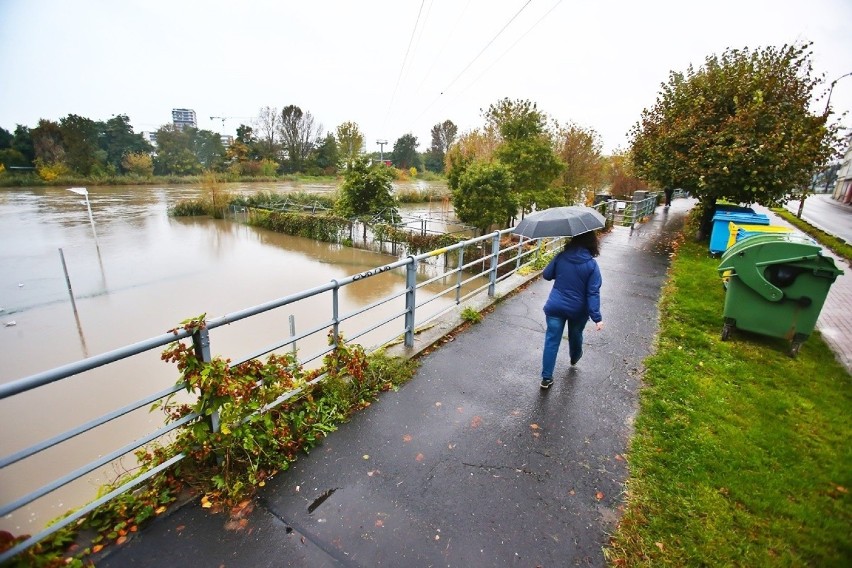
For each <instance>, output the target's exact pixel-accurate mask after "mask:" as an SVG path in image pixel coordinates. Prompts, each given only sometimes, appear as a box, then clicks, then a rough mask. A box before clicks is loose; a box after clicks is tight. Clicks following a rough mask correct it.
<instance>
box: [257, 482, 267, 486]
mask: <svg viewBox="0 0 852 568" xmlns="http://www.w3.org/2000/svg"><path fill="white" fill-rule="evenodd" d="M257 486H258V487H265V486H266V482H265V481H261V482H260V483H258V484H257Z"/></svg>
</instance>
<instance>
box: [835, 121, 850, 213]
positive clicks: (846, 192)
mask: <svg viewBox="0 0 852 568" xmlns="http://www.w3.org/2000/svg"><path fill="white" fill-rule="evenodd" d="M846 144H847V146H846V154H845V155H844V156H843V163H842V164H841V166H840V169H839V170H838V172H837V184H836V185H835V186H834V195H833V197H834V199H836V200H838V201H840V202H842V203H852V134H850V135H849V136H847V137H846Z"/></svg>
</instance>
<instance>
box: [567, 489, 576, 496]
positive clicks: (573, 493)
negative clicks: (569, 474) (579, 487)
mask: <svg viewBox="0 0 852 568" xmlns="http://www.w3.org/2000/svg"><path fill="white" fill-rule="evenodd" d="M576 494H577V492H576V491H574V490H573V489H572V490H571V491H569V492H568V495H576Z"/></svg>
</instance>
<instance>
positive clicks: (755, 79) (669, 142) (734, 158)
mask: <svg viewBox="0 0 852 568" xmlns="http://www.w3.org/2000/svg"><path fill="white" fill-rule="evenodd" d="M810 58H811V52H810V44H804V45H800V46H789V45H785V46H782V47H781V48H775V47H768V48H763V49H759V50H756V51H751V50H749V49H748V48H745V49H727V50H726V51H725V52H724V53H723V54H722V55H721V56H716V55H711V56H709V57H707V58H706V59H705V62H704V65H703V66H702V67H701V68H699V69H698V70H694V69H693V68H692V67H691V66H690V67H689V68H688V69H687V71H686V72H685V73H676V72H672V73H671V74H670V76H669V81H668V83H666V84H664V85H663V86H662V89H661V91H660V93H659V94H658V97H657V101H656V103H655V104H654V106H653V107H652V108H650V109H645V110H644V111H643V112H642V118H641V120H640V121H639V122H638V123H637V124H636V125H635V126H634V127H633V129H632V131H631V135H632V153H633V163H634V164H635V166H636V169H637V171H638V173H639V174H640V175H641V176H642V177H643V178H645V179H647V180H649V181H650V182H652V183H654V184H656V185H658V186H659V187H661V188H678V187H680V188H684V189H687V190H689V191H690V192H691V193H692V194H693V195H696V196H697V197H698V198H699V200H700V202H701V206H702V208H703V209H704V219H705V222H704V223H703V224H702V229H703V230H702V231H700V232H699V236H700V237H703V236H704V233H706V230H707V228H709V221H710V218H711V215H712V211H713V208H714V206H715V204H716V201H717V200H718V199H727V200H730V201H732V202H735V203H759V204H762V205H773V204H775V203H777V202H779V201H783V200H784V199H785V197H786V196H787V195H788V194H789V192H790V190H791V189H795V188H801V187H806V186H807V185H808V184H809V183H810V181H811V176H812V175H813V173H814V172H815V171H816V169H817V167H818V166H820V165H822V164H823V163H825V162H826V161H827V160H828V158H829V157H830V156H831V155H832V154H833V153H834V152H835V151H836V148H837V147H838V145H839V142H840V140H839V137H838V136H837V133H838V125H836V124H832V125H829V124H828V123H827V118H828V117H827V115H814V114H812V113H811V112H810V110H809V106H810V103H811V99H812V95H813V91H814V89H815V88H816V87H817V84H818V82H819V81H818V79H816V78H813V77H812V76H811V73H812V66H811V61H810Z"/></svg>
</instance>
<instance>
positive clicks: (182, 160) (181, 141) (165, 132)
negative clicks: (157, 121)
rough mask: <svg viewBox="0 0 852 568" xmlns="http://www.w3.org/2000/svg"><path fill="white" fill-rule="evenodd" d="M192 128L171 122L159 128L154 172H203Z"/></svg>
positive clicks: (190, 173) (174, 173)
mask: <svg viewBox="0 0 852 568" xmlns="http://www.w3.org/2000/svg"><path fill="white" fill-rule="evenodd" d="M190 130H194V129H193V128H187V129H186V130H178V129H177V128H175V127H174V125H171V124H166V125H165V126H162V127H160V129H159V130H157V156H156V157H155V158H154V172H155V173H156V174H158V175H193V174H199V173H201V170H202V165H201V162H199V161H198V157H197V156H196V155H195V152H194V149H193V142H192V136H191V135H190V133H189V131H190ZM220 144H221V142H220Z"/></svg>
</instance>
